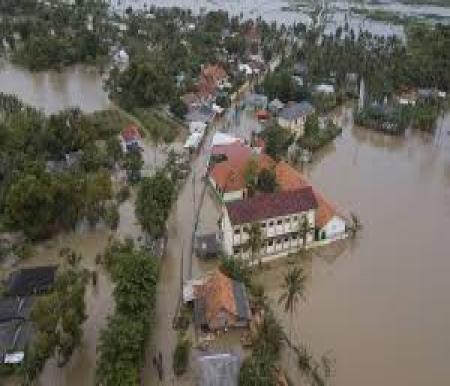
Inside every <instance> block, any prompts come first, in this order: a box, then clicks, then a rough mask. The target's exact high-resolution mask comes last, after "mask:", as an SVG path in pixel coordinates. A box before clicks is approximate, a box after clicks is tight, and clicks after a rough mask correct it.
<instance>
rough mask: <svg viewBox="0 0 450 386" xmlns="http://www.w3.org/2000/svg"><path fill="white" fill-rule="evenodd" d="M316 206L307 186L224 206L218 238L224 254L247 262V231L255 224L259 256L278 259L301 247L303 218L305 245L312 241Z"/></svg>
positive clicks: (249, 255) (313, 196) (248, 254)
mask: <svg viewBox="0 0 450 386" xmlns="http://www.w3.org/2000/svg"><path fill="white" fill-rule="evenodd" d="M317 207H318V204H317V200H316V197H315V195H314V192H313V190H312V188H311V187H305V188H301V189H297V190H290V191H284V192H276V193H268V194H261V195H257V196H255V197H252V198H249V199H247V200H239V201H234V202H230V203H227V204H225V206H224V207H223V215H222V219H221V229H220V237H221V240H222V247H223V251H224V253H225V254H226V255H229V256H235V257H241V258H245V259H248V258H250V257H251V251H250V250H249V248H247V244H248V241H249V230H250V229H251V226H252V224H255V223H256V224H259V225H260V229H261V234H262V239H263V242H262V246H261V249H260V251H259V254H258V255H259V256H262V257H263V258H264V257H265V256H270V255H272V256H282V255H286V254H289V253H294V252H296V251H298V250H299V249H300V248H301V247H302V246H303V235H302V224H303V221H304V220H305V219H306V220H307V221H308V224H309V230H308V232H307V235H306V245H310V244H311V243H312V242H313V240H314V232H313V231H311V230H310V229H313V228H314V226H315V213H316V209H317Z"/></svg>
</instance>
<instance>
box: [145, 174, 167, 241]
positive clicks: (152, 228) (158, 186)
mask: <svg viewBox="0 0 450 386" xmlns="http://www.w3.org/2000/svg"><path fill="white" fill-rule="evenodd" d="M174 198H175V188H174V184H173V182H172V181H171V180H170V179H169V178H168V177H167V176H166V175H165V174H164V173H163V172H162V171H159V172H157V173H156V174H155V175H154V176H152V177H149V178H144V179H143V180H142V182H141V184H140V186H139V190H138V196H137V199H136V217H137V219H138V220H139V223H140V224H141V226H142V228H143V230H144V231H145V232H147V233H148V234H149V235H150V236H152V237H154V238H158V237H161V236H163V234H164V232H165V229H166V221H167V218H168V217H169V213H170V208H171V207H172V203H173V200H174Z"/></svg>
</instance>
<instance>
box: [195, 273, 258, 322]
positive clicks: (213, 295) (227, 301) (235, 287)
mask: <svg viewBox="0 0 450 386" xmlns="http://www.w3.org/2000/svg"><path fill="white" fill-rule="evenodd" d="M195 292H196V294H195V300H194V319H195V325H196V327H197V328H200V329H201V330H203V331H218V330H224V331H226V330H227V329H229V328H246V327H248V325H249V323H250V320H251V312H250V305H249V300H248V296H247V291H246V288H245V286H244V284H243V283H241V282H238V281H236V280H233V279H231V278H229V277H228V276H225V275H224V274H223V273H222V272H220V271H219V270H217V271H214V272H213V273H212V274H211V275H210V276H209V278H208V279H207V280H206V282H205V283H204V284H203V285H202V286H200V287H198V288H196V291H195Z"/></svg>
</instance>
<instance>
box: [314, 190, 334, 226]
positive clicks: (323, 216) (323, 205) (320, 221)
mask: <svg viewBox="0 0 450 386" xmlns="http://www.w3.org/2000/svg"><path fill="white" fill-rule="evenodd" d="M314 195H315V196H316V199H317V203H318V208H317V211H316V227H318V228H323V227H324V226H325V225H327V224H328V222H329V221H330V220H331V219H332V218H333V217H334V216H335V215H336V214H337V211H336V208H335V207H334V206H333V205H332V204H331V203H330V202H329V201H327V200H326V199H325V197H324V196H322V194H321V193H319V192H318V191H317V190H314Z"/></svg>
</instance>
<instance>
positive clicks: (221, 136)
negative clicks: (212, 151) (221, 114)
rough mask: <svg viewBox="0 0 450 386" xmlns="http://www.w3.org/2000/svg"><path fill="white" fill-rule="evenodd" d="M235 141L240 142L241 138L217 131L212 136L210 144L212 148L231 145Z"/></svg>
mask: <svg viewBox="0 0 450 386" xmlns="http://www.w3.org/2000/svg"><path fill="white" fill-rule="evenodd" d="M236 142H242V140H241V139H240V138H237V137H234V136H232V135H230V134H227V133H221V132H217V133H215V134H214V136H213V138H212V141H211V146H212V147H213V148H214V146H225V145H231V144H232V143H236Z"/></svg>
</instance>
